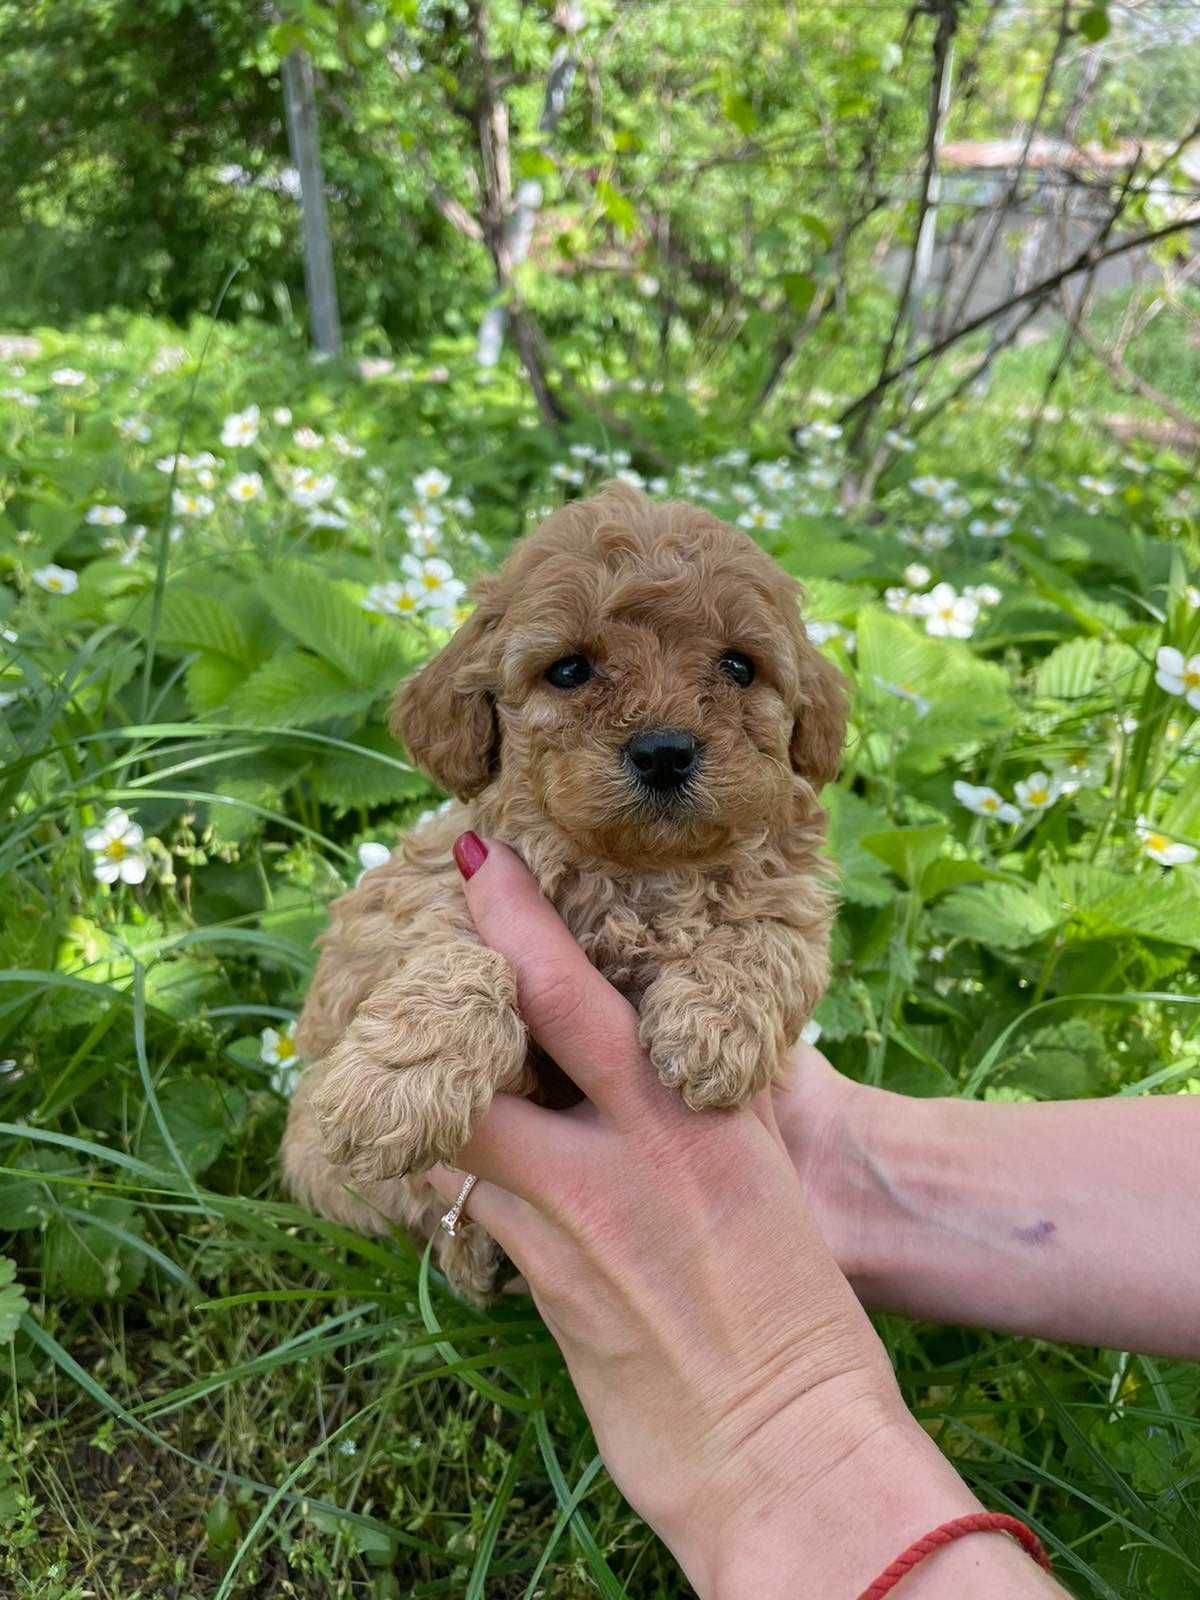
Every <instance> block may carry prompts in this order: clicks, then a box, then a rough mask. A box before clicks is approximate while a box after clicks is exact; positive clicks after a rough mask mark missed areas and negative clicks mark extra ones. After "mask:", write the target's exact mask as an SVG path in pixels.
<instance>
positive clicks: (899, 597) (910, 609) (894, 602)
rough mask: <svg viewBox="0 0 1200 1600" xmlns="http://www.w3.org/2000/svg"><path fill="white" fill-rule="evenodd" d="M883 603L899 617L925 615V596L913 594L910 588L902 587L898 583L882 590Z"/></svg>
mask: <svg viewBox="0 0 1200 1600" xmlns="http://www.w3.org/2000/svg"><path fill="white" fill-rule="evenodd" d="M883 603H884V605H885V606H887V608H888V610H889V611H894V612H895V613H896V614H897V616H901V617H923V616H924V615H925V596H924V595H923V594H914V593H913V592H912V590H911V589H902V588H900V587H899V585H898V584H893V585H892V586H891V588H889V589H885V590H884V591H883Z"/></svg>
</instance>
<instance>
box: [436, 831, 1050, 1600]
mask: <svg viewBox="0 0 1200 1600" xmlns="http://www.w3.org/2000/svg"><path fill="white" fill-rule="evenodd" d="M466 894H467V900H468V904H469V906H470V909H471V913H472V916H473V918H474V920H475V923H476V926H477V928H478V930H479V933H480V935H481V937H482V938H483V939H484V941H485V942H486V943H487V944H489V945H490V946H492V947H493V948H494V949H497V950H499V951H500V952H501V953H502V954H504V955H505V956H507V957H508V959H509V960H510V962H511V963H512V965H513V967H514V970H515V972H516V977H517V986H518V993H519V1003H520V1008H521V1011H522V1013H523V1015H524V1017H525V1020H526V1022H527V1024H528V1026H529V1028H530V1031H531V1032H532V1034H533V1036H534V1037H535V1038H536V1039H537V1040H538V1042H539V1043H540V1044H541V1045H542V1047H543V1048H544V1049H545V1050H546V1051H547V1052H548V1053H549V1054H550V1055H551V1056H552V1057H553V1058H554V1060H555V1061H557V1062H558V1064H559V1066H560V1067H562V1068H563V1069H564V1070H565V1071H567V1072H568V1073H569V1074H570V1076H571V1077H572V1078H573V1079H574V1080H575V1082H576V1083H577V1085H578V1087H579V1088H580V1089H581V1090H582V1091H583V1093H584V1094H585V1095H586V1096H587V1100H586V1101H585V1102H584V1103H583V1104H582V1105H580V1106H578V1107H576V1108H575V1109H574V1110H572V1111H569V1112H553V1111H548V1110H545V1109H543V1108H540V1107H537V1106H534V1105H532V1104H530V1103H529V1102H527V1101H524V1100H520V1099H516V1098H513V1097H511V1096H503V1095H501V1096H497V1098H496V1100H495V1101H494V1102H493V1104H492V1107H491V1109H490V1110H489V1111H488V1113H487V1114H486V1115H485V1117H484V1118H483V1120H482V1122H481V1124H480V1125H479V1127H478V1129H477V1130H476V1133H475V1135H474V1136H473V1138H472V1139H471V1141H470V1143H469V1144H468V1145H467V1146H466V1148H465V1149H464V1150H463V1151H462V1153H461V1156H460V1158H459V1159H460V1162H461V1165H462V1167H464V1168H466V1169H469V1170H470V1171H472V1172H474V1173H476V1174H477V1175H478V1176H479V1177H480V1179H481V1181H480V1182H479V1183H478V1184H477V1185H476V1186H475V1188H474V1189H473V1190H472V1192H471V1196H470V1200H469V1203H468V1213H469V1215H470V1216H471V1217H472V1218H473V1219H474V1220H476V1221H478V1222H480V1223H481V1224H482V1225H483V1226H484V1227H486V1228H487V1229H488V1230H489V1232H491V1233H492V1234H493V1235H494V1236H495V1237H496V1238H497V1239H498V1240H499V1241H500V1243H501V1244H502V1245H503V1246H504V1248H505V1250H506V1251H507V1252H508V1254H509V1256H510V1257H511V1258H512V1260H513V1261H514V1263H515V1264H516V1266H517V1267H518V1269H519V1270H520V1271H521V1272H522V1274H523V1275H524V1277H525V1279H526V1281H527V1283H528V1284H529V1287H530V1290H531V1292H532V1294H533V1297H534V1300H535V1302H536V1303H537V1306H538V1309H539V1311H540V1312H541V1314H542V1316H543V1318H544V1319H545V1321H546V1324H547V1326H548V1327H549V1328H550V1330H551V1332H552V1333H553V1335H554V1337H555V1339H556V1340H557V1342H558V1344H559V1345H560V1347H561V1349H562V1352H563V1355H564V1357H565V1359H566V1362H567V1365H568V1367H569V1369H570V1372H571V1376H572V1378H573V1380H574V1382H575V1386H576V1389H577V1390H578V1393H579V1396H580V1399H581V1400H582V1402H583V1405H584V1407H585V1409H586V1410H587V1412H588V1415H589V1418H590V1419H591V1421H592V1425H593V1428H594V1430H595V1434H596V1439H597V1444H598V1446H599V1449H600V1453H601V1455H602V1456H603V1458H604V1461H605V1463H606V1465H607V1466H608V1468H609V1471H610V1472H611V1474H612V1476H613V1478H614V1480H615V1481H616V1482H617V1484H618V1486H619V1487H620V1488H621V1489H622V1491H623V1492H624V1494H625V1495H626V1497H627V1498H628V1500H629V1501H630V1503H631V1504H632V1505H633V1506H634V1507H635V1509H637V1510H638V1511H639V1512H640V1514H641V1515H642V1516H643V1517H644V1518H645V1519H646V1520H647V1521H648V1522H649V1523H650V1524H651V1525H652V1526H653V1527H654V1528H655V1529H656V1531H657V1532H658V1533H659V1534H660V1536H661V1537H662V1538H663V1539H664V1540H665V1541H666V1543H667V1544H668V1545H669V1546H670V1547H671V1549H672V1550H673V1551H674V1553H675V1554H676V1556H677V1557H678V1559H679V1560H680V1562H681V1564H682V1565H683V1566H684V1568H685V1570H686V1571H687V1573H688V1575H689V1577H690V1578H691V1579H692V1581H693V1583H694V1584H695V1585H696V1587H697V1588H698V1589H699V1590H700V1592H701V1593H702V1594H705V1595H717V1594H719V1595H721V1596H722V1597H723V1600H724V1597H725V1596H734V1595H742V1594H747V1595H749V1594H755V1595H756V1596H767V1595H770V1594H773V1593H775V1592H777V1591H778V1592H779V1593H780V1594H783V1593H789V1594H795V1593H798V1592H801V1591H800V1590H799V1589H798V1587H797V1581H796V1571H795V1568H794V1567H793V1568H792V1572H791V1577H790V1580H789V1577H788V1569H787V1566H786V1565H785V1562H784V1555H783V1552H784V1551H787V1552H790V1553H791V1554H792V1555H795V1551H794V1545H795V1540H796V1539H797V1538H798V1537H799V1538H802V1539H803V1562H804V1567H805V1571H806V1573H807V1582H808V1583H809V1584H810V1585H812V1587H811V1588H810V1590H809V1592H820V1593H826V1592H828V1593H834V1592H837V1591H838V1590H844V1592H847V1593H857V1592H858V1589H857V1588H854V1587H852V1586H853V1585H854V1584H855V1583H857V1584H858V1585H859V1586H860V1587H861V1585H862V1584H863V1583H865V1582H867V1581H868V1580H869V1579H870V1578H871V1577H872V1576H874V1573H875V1572H876V1571H877V1570H879V1569H880V1568H881V1567H882V1566H883V1565H885V1564H886V1561H887V1560H888V1559H889V1558H890V1557H891V1556H892V1555H894V1554H895V1553H896V1550H897V1548H900V1547H902V1546H903V1544H904V1542H905V1541H906V1539H907V1538H911V1537H915V1536H916V1535H917V1534H919V1533H922V1532H925V1531H926V1530H927V1529H928V1527H929V1526H931V1525H932V1524H933V1523H934V1522H936V1521H937V1520H939V1518H942V1517H946V1516H950V1515H959V1514H961V1513H963V1512H964V1511H969V1510H973V1509H977V1506H976V1502H975V1501H974V1500H973V1498H972V1497H971V1495H970V1494H969V1492H968V1491H967V1490H966V1489H965V1487H964V1486H963V1485H962V1483H961V1481H960V1480H959V1479H958V1478H957V1476H956V1475H955V1474H954V1473H953V1471H952V1470H951V1469H950V1468H949V1467H948V1465H947V1464H946V1463H945V1462H944V1461H943V1460H942V1458H941V1457H940V1456H939V1455H938V1453H937V1452H936V1450H935V1449H934V1448H933V1447H932V1446H931V1445H930V1444H929V1441H928V1440H927V1439H926V1438H925V1436H924V1435H923V1434H922V1433H921V1431H920V1430H919V1429H918V1428H917V1427H916V1426H915V1424H914V1423H912V1421H911V1419H910V1418H909V1417H908V1415H907V1413H906V1412H905V1410H904V1407H903V1404H902V1402H901V1400H900V1396H899V1394H898V1391H897V1389H896V1386H895V1383H894V1380H893V1377H892V1374H891V1370H890V1367H889V1365H888V1362H887V1359H886V1356H885V1354H884V1351H883V1349H882V1346H881V1345H880V1343H879V1341H878V1339H877V1338H876V1337H875V1335H874V1333H873V1331H872V1329H871V1327H870V1325H869V1323H868V1322H867V1320H866V1317H865V1315H864V1314H863V1312H862V1310H861V1308H860V1307H859V1305H858V1302H857V1301H856V1299H855V1298H854V1295H853V1293H852V1292H851V1291H850V1289H849V1287H848V1285H847V1284H846V1282H845V1280H844V1278H843V1277H842V1275H841V1273H840V1272H839V1271H838V1270H837V1267H836V1265H835V1263H834V1261H833V1259H832V1257H831V1256H830V1254H829V1252H828V1250H826V1248H825V1247H824V1245H823V1244H822V1242H821V1240H820V1238H819V1235H818V1232H817V1229H816V1227H815V1225H814V1223H813V1221H812V1218H811V1217H810V1214H809V1211H808V1208H807V1206H806V1204H805V1201H804V1194H803V1189H802V1186H801V1183H800V1181H799V1179H798V1177H797V1173H796V1168H795V1167H794V1165H793V1163H792V1161H791V1159H790V1158H789V1156H788V1154H787V1152H786V1150H785V1148H784V1146H783V1142H782V1139H781V1138H780V1135H779V1131H778V1128H777V1127H776V1125H775V1121H774V1117H773V1114H772V1110H771V1106H770V1102H769V1099H768V1098H767V1097H765V1096H764V1097H760V1099H759V1100H758V1101H757V1102H756V1103H755V1105H754V1106H753V1108H752V1109H750V1108H748V1109H744V1110H741V1111H723V1112H709V1113H703V1112H694V1111H689V1110H688V1109H687V1108H686V1107H685V1106H684V1105H683V1104H682V1103H681V1102H680V1100H679V1097H678V1096H677V1095H675V1094H673V1093H672V1092H671V1091H669V1090H667V1089H665V1088H663V1086H662V1085H661V1084H660V1083H659V1082H658V1081H657V1078H656V1075H655V1073H654V1071H653V1069H652V1067H651V1065H650V1063H649V1062H648V1061H647V1059H646V1057H645V1056H644V1054H643V1053H642V1051H641V1049H640V1047H639V1045H638V1042H637V1019H636V1015H635V1013H634V1011H633V1009H632V1008H631V1007H630V1006H629V1005H628V1003H627V1002H626V1001H625V1000H624V999H623V998H622V997H621V996H620V995H619V994H618V993H617V992H616V991H615V990H614V989H613V988H611V987H610V985H609V984H608V983H606V982H605V980H604V979H603V978H602V977H601V976H600V975H599V974H598V973H597V972H596V971H595V969H594V968H593V967H591V966H590V964H589V963H588V961H587V959H586V957H585V956H584V954H583V952H582V951H581V950H580V949H579V947H578V946H577V945H576V944H575V943H574V941H573V940H572V939H571V938H570V936H569V934H568V933H567V931H566V929H565V928H564V926H563V924H562V922H561V921H560V920H559V918H558V916H557V914H556V913H555V911H554V910H553V909H552V907H551V906H550V905H549V904H548V902H547V901H545V900H544V899H543V898H542V896H541V894H540V893H539V892H538V890H537V887H536V884H535V883H534V881H533V879H532V877H531V876H530V875H529V873H528V872H527V871H526V869H525V868H524V867H523V865H522V864H521V863H520V862H519V860H518V859H517V858H516V857H515V856H514V855H513V854H512V853H511V852H510V851H508V850H506V849H505V848H504V847H503V846H501V845H492V846H491V847H490V850H489V853H488V855H487V858H486V859H485V860H484V861H483V862H482V864H481V865H479V866H478V868H477V870H476V871H475V872H474V873H473V875H472V876H471V877H470V879H469V881H468V883H467V886H466ZM431 1177H432V1179H433V1181H434V1183H435V1185H436V1187H437V1188H438V1190H439V1192H440V1193H441V1194H442V1195H443V1196H444V1197H445V1198H446V1199H447V1200H452V1199H453V1198H454V1197H455V1195H456V1194H457V1192H458V1189H459V1187H460V1184H461V1173H460V1172H458V1171H455V1170H452V1169H448V1168H434V1169H433V1172H432V1173H431ZM868 1488H871V1489H873V1490H874V1491H875V1492H874V1493H870V1492H868ZM795 1559H797V1560H798V1559H800V1558H799V1557H798V1556H796V1557H795ZM950 1561H951V1558H950V1557H948V1558H947V1562H948V1564H949V1562H950ZM822 1573H824V1575H825V1576H826V1577H827V1578H828V1581H829V1583H830V1584H831V1585H833V1584H835V1583H836V1588H834V1587H830V1588H829V1589H827V1590H826V1589H822V1588H821V1587H820V1584H819V1583H818V1582H817V1581H816V1577H815V1575H818V1574H822ZM1006 1592H1007V1591H1006ZM1014 1592H1022V1593H1023V1592H1024V1590H1023V1589H1021V1590H1017V1591H1014Z"/></svg>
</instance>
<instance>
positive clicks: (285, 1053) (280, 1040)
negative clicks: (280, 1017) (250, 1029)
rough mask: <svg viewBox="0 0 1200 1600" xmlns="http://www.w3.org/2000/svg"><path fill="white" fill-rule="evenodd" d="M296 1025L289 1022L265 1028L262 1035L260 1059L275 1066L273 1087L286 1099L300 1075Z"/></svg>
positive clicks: (272, 1075) (272, 1076)
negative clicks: (284, 1024) (284, 1025)
mask: <svg viewBox="0 0 1200 1600" xmlns="http://www.w3.org/2000/svg"><path fill="white" fill-rule="evenodd" d="M295 1027H296V1025H295V1023H294V1022H289V1023H288V1024H287V1026H286V1027H284V1028H264V1029H263V1030H262V1034H261V1035H260V1040H261V1043H260V1046H259V1060H260V1061H263V1062H265V1063H266V1065H267V1066H268V1067H274V1068H275V1071H274V1072H273V1073H272V1074H271V1087H272V1089H274V1091H275V1093H276V1094H279V1095H282V1096H283V1097H284V1099H285V1100H286V1099H290V1098H291V1096H292V1094H293V1093H294V1091H295V1088H296V1084H297V1081H298V1080H299V1077H300V1068H299V1060H300V1052H299V1051H298V1050H297V1049H296V1040H295Z"/></svg>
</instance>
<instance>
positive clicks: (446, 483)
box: [413, 467, 450, 500]
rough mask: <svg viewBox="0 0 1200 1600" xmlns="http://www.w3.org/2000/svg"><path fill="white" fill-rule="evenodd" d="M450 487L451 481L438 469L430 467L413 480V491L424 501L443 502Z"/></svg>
mask: <svg viewBox="0 0 1200 1600" xmlns="http://www.w3.org/2000/svg"><path fill="white" fill-rule="evenodd" d="M449 487H450V479H449V478H448V477H447V476H446V474H445V473H444V472H439V471H438V469H437V468H436V467H430V468H429V470H428V471H427V472H422V473H419V474H418V475H417V476H416V477H415V478H414V479H413V489H414V491H415V492H416V494H417V495H418V496H419V497H420V499H422V500H441V499H442V497H443V496H444V495H445V493H446V491H447V490H448V489H449Z"/></svg>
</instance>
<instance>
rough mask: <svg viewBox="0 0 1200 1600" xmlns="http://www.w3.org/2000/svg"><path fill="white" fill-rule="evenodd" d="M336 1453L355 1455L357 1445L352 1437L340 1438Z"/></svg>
mask: <svg viewBox="0 0 1200 1600" xmlns="http://www.w3.org/2000/svg"><path fill="white" fill-rule="evenodd" d="M338 1454H339V1455H341V1456H353V1455H357V1454H358V1446H357V1445H356V1444H355V1442H354V1440H353V1439H342V1440H340V1441H339V1443H338Z"/></svg>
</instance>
